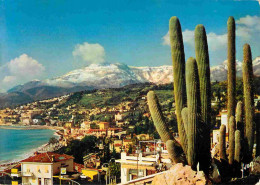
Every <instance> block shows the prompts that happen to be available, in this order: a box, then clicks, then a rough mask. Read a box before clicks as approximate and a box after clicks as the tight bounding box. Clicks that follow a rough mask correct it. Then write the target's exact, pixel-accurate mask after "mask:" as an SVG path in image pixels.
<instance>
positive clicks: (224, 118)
mask: <svg viewBox="0 0 260 185" xmlns="http://www.w3.org/2000/svg"><path fill="white" fill-rule="evenodd" d="M220 116H221V124H222V125H225V126H226V132H228V113H227V110H223V111H221V112H220Z"/></svg>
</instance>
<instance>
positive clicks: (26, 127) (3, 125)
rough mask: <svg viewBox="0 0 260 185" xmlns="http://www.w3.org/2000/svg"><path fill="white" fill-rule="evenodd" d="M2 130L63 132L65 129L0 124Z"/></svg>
mask: <svg viewBox="0 0 260 185" xmlns="http://www.w3.org/2000/svg"><path fill="white" fill-rule="evenodd" d="M0 128H1V129H14V130H42V129H49V130H62V129H63V127H58V126H46V125H19V124H17V125H8V124H0Z"/></svg>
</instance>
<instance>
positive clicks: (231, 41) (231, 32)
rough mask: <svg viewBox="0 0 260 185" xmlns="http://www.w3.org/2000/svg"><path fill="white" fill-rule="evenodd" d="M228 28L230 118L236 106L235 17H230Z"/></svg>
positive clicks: (228, 107) (228, 108) (228, 106)
mask: <svg viewBox="0 0 260 185" xmlns="http://www.w3.org/2000/svg"><path fill="white" fill-rule="evenodd" d="M227 28H228V35H227V39H228V52H227V60H228V76H227V80H228V105H227V110H228V120H229V118H230V117H231V116H235V106H236V104H235V103H236V100H235V98H236V25H235V19H234V17H229V19H228V21H227Z"/></svg>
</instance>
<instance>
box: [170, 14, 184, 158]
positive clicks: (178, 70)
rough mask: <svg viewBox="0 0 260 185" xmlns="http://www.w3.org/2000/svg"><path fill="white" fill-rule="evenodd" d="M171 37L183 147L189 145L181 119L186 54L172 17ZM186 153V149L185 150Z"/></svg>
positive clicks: (175, 19)
mask: <svg viewBox="0 0 260 185" xmlns="http://www.w3.org/2000/svg"><path fill="white" fill-rule="evenodd" d="M169 35H170V43H171V53H172V63H173V79H174V82H173V85H174V98H175V107H176V116H177V123H178V133H179V136H180V141H181V145H182V146H184V145H185V143H187V137H186V133H185V129H184V125H183V122H182V118H181V111H182V109H183V108H184V106H185V103H186V97H185V95H186V89H185V54H184V46H183V39H182V30H181V25H180V22H179V19H178V18H177V17H171V19H170V21H169ZM184 152H185V153H186V151H185V148H184Z"/></svg>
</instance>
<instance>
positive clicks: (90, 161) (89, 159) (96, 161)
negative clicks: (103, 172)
mask: <svg viewBox="0 0 260 185" xmlns="http://www.w3.org/2000/svg"><path fill="white" fill-rule="evenodd" d="M83 161H84V166H85V167H87V168H99V167H100V166H101V161H100V157H99V156H98V155H97V154H95V153H90V154H88V155H86V156H84V157H83Z"/></svg>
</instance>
